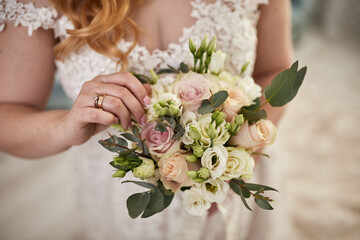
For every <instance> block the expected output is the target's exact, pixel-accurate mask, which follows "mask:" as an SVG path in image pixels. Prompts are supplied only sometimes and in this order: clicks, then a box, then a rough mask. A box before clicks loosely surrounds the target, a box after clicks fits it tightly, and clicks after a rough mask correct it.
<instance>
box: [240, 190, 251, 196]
mask: <svg viewBox="0 0 360 240" xmlns="http://www.w3.org/2000/svg"><path fill="white" fill-rule="evenodd" d="M247 190H248V191H246V189H244V188H240V191H241V193H242V195H243V196H244V197H245V198H249V197H250V196H251V194H250V192H249V191H250V190H249V189H247Z"/></svg>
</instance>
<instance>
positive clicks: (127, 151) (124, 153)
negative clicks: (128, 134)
mask: <svg viewBox="0 0 360 240" xmlns="http://www.w3.org/2000/svg"><path fill="white" fill-rule="evenodd" d="M135 151H136V148H133V149H129V150H126V151H122V152H120V153H119V155H120V156H127V155H129V154H130V153H133V152H135Z"/></svg>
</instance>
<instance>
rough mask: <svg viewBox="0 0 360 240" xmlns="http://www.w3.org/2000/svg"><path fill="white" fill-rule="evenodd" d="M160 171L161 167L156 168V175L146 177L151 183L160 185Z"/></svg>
mask: <svg viewBox="0 0 360 240" xmlns="http://www.w3.org/2000/svg"><path fill="white" fill-rule="evenodd" d="M160 176H161V175H160V171H159V169H155V172H154V175H153V176H152V177H150V178H148V179H146V180H147V181H148V182H149V183H152V184H154V185H155V186H157V185H158V182H159V180H160Z"/></svg>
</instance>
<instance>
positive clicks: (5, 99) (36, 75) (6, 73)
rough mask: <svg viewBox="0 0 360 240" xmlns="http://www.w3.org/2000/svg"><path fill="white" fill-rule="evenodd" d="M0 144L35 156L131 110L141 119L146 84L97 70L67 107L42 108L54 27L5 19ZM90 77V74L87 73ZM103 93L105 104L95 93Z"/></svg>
mask: <svg viewBox="0 0 360 240" xmlns="http://www.w3.org/2000/svg"><path fill="white" fill-rule="evenodd" d="M0 42H1V46H0V73H1V75H0V123H1V124H0V133H1V134H0V150H2V151H5V152H8V153H10V154H13V155H17V156H20V157H24V158H38V157H43V156H48V155H51V154H55V153H58V152H61V151H64V150H66V149H67V148H69V147H70V146H72V145H79V144H82V143H84V142H86V141H87V140H88V139H89V138H90V137H91V136H92V135H94V134H95V133H97V132H99V131H101V130H103V129H105V128H106V127H107V126H108V125H110V124H113V123H116V122H118V121H119V120H121V123H122V124H123V126H124V127H125V128H126V127H127V128H129V127H130V126H131V125H130V124H131V115H132V116H133V117H134V119H135V120H136V121H137V122H144V121H145V120H146V119H145V118H144V106H145V104H146V103H148V101H149V98H146V97H147V95H148V93H147V90H146V89H145V87H144V86H143V85H142V84H141V83H140V82H139V81H138V80H137V79H136V78H135V77H134V76H132V75H131V74H129V73H115V74H110V75H103V76H97V77H95V78H94V79H93V80H91V81H88V82H86V83H85V84H84V85H83V86H82V89H81V91H80V93H79V95H78V97H77V99H76V100H75V102H74V104H73V106H72V108H71V110H70V111H64V110H55V111H44V108H45V105H46V102H47V99H48V97H49V94H50V91H51V88H52V84H53V77H54V58H53V47H54V44H55V41H54V39H53V32H52V31H49V30H47V31H46V30H43V29H39V30H36V31H34V33H33V36H31V37H29V36H28V35H27V29H26V28H23V27H13V26H12V24H8V25H7V28H6V29H5V31H4V32H3V33H1V34H0ZM85 80H90V79H85ZM97 94H101V95H105V97H104V100H103V109H98V108H94V100H93V97H94V96H96V95H97Z"/></svg>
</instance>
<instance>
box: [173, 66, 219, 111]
mask: <svg viewBox="0 0 360 240" xmlns="http://www.w3.org/2000/svg"><path fill="white" fill-rule="evenodd" d="M173 89H174V90H173V91H174V93H175V95H176V96H177V97H178V98H179V99H180V100H181V101H182V103H183V105H184V110H185V111H193V112H195V111H197V109H198V108H199V107H200V105H201V102H202V100H203V99H208V98H210V96H211V92H210V90H211V91H212V92H217V90H218V86H217V85H216V83H215V82H214V81H211V80H209V79H207V78H206V77H204V76H203V75H201V74H198V73H195V72H189V73H187V74H185V75H184V76H183V77H182V78H181V79H179V80H177V81H176V82H175V83H174V88H173Z"/></svg>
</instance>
